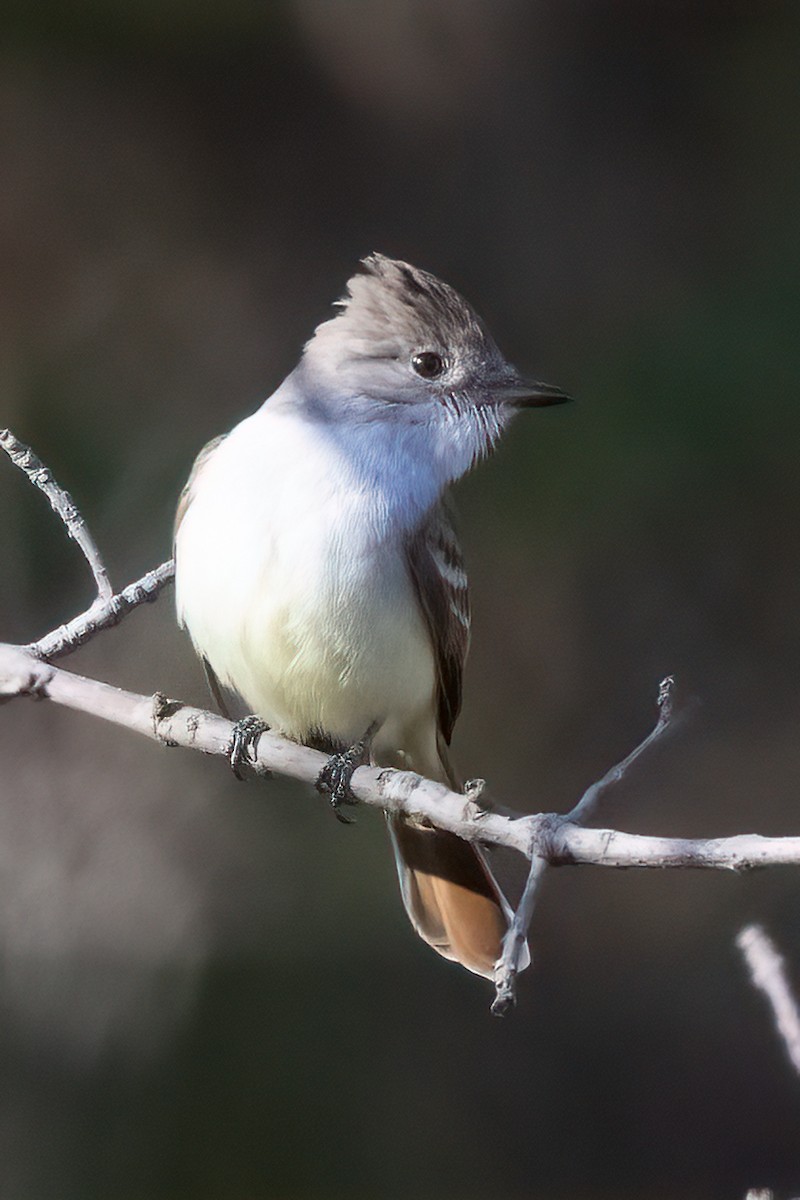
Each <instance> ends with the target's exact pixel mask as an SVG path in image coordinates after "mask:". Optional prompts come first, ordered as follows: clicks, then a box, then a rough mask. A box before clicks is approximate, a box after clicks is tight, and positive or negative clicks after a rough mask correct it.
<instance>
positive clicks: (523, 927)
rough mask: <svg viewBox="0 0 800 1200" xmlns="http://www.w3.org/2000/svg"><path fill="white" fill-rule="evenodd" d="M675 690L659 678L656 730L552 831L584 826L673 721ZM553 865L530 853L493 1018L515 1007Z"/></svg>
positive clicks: (501, 962)
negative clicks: (548, 869)
mask: <svg viewBox="0 0 800 1200" xmlns="http://www.w3.org/2000/svg"><path fill="white" fill-rule="evenodd" d="M674 687H675V680H674V678H673V677H672V675H668V676H667V677H666V679H662V681H661V683H660V685H659V689H658V697H657V699H656V704H657V706H658V720H657V721H656V724H655V727H654V728H653V729H652V731H651V732H650V733H649V734H648V736H647V737H646V738H645V739H644V741H643V742H640V744H639V745H638V746H637V747H636V749H635V750H632V751H631V753H630V754H629V755H628V756H627V758H624V759H623V760H622V762H620V763H617V764H616V766H614V767H612V768H611V770H610V771H607V772H606V774H605V775H604V776H603V778H602V779H599V780H598V781H597V782H596V783H593V784H592V786H591V787H590V788H587V790H586V791H585V792H584V794H583V796H581V798H580V800H579V801H578V803H577V804H576V805H575V807H574V808H573V809H572V810H571V811H570V812H569V813H567V815H566V816H565V817H562V818H555V819H554V821H553V831H554V832H555V831H556V830H563V829H564V827H565V824H569V825H570V826H578V825H583V824H584V823H585V822H586V821H587V820H588V819H589V817H590V816H591V815H592V814H593V812H594V810H595V808H596V807H597V804H598V801H599V800H600V797H601V795H602V794H603V793H604V792H606V791H607V790H608V789H609V788H610V787H612V786H613V785H614V784H615V783H619V781H620V780H621V779H622V777H623V776H624V775H625V772H626V771H627V770H628V768H629V767H630V766H631V764H632V763H634V762H635V761H636V759H637V758H639V757H640V755H642V754H644V752H645V751H646V750H648V749H649V748H650V746H652V745H653V743H654V742H655V741H656V740H657V739H658V738H660V737H661V735H662V734H663V733H664V732H665V730H666V729H667V728H668V726H669V724H670V722H671V720H672V701H673V692H674ZM616 836H617V835H616V834H612V835H611V837H616ZM573 861H577V860H573ZM555 862H556V859H555V857H554V850H553V847H552V846H551V847H550V848H549V850H548V853H547V854H543V855H537V854H533V856H532V858H531V866H530V871H529V873H528V879H527V882H526V884H525V888H524V891H523V893H522V896H521V897H520V901H519V904H518V905H517V909H516V912H515V913H514V916H513V920H512V922H511V925H510V926H509V930H508V933H507V934H506V936H505V938H504V940H503V953H502V954H501V956H500V958H499V959H498V960H497V963H496V965H495V969H494V981H495V989H496V993H497V994H496V997H495V1001H494V1004H493V1005H492V1012H493V1013H494V1015H495V1016H496V1017H502V1016H505V1015H506V1013H507V1012H509V1011H510V1009H512V1008H513V1007H514V1005H515V1004H516V982H517V976H518V975H519V973H520V971H523V970H524V969H525V967H526V966H527V965H528V963H527V961H525V956H527V955H528V942H527V936H528V930H529V928H530V924H531V921H532V919H533V911H534V906H535V903H536V897H537V894H538V891H539V887H540V885H541V881H542V877H543V875H544V872H545V869H546V867H547V866H548V864H554V863H555ZM528 961H529V960H528Z"/></svg>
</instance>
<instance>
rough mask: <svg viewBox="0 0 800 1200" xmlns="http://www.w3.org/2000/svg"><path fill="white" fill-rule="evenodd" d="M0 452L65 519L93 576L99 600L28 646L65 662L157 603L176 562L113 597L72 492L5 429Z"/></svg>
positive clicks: (0, 434)
mask: <svg viewBox="0 0 800 1200" xmlns="http://www.w3.org/2000/svg"><path fill="white" fill-rule="evenodd" d="M0 449H3V450H5V452H6V454H7V455H8V457H9V458H10V459H11V461H12V462H13V463H14V465H15V466H16V467H19V469H20V470H21V471H24V473H25V474H26V475H27V476H28V479H30V481H31V483H33V484H35V485H36V487H38V488H39V489H40V491H42V492H44V494H45V496H46V497H47V499H48V500H49V502H50V507H51V508H52V510H53V512H54V513H55V514H56V515H57V516H58V517H60V518H61V520H62V522H63V524H64V526H65V528H66V530H67V533H68V535H69V536H70V537H71V538H72V539H73V540H74V541H75V542H77V543H78V545H79V546H80V548H81V550H82V551H83V556H84V558H85V559H86V561H87V563H88V564H89V566H90V568H91V571H92V575H93V576H94V581H95V585H96V587H97V596H96V597H95V599H94V600H93V601H92V603H91V604H90V605H89V607H88V608H87V609H86V611H85V612H82V613H80V614H79V615H78V616H77V617H73V618H72V620H71V621H67V623H66V624H65V625H60V626H59V627H58V629H53V630H52V631H51V632H50V633H47V634H45V635H44V637H41V638H39V639H38V640H37V641H35V642H30V643H29V644H28V645H27V646H25V649H26V650H27V651H29V653H31V654H34V655H35V656H36V657H37V658H44V659H51V658H60V657H63V656H64V655H66V654H70V653H71V652H72V651H73V650H76V649H77V648H78V646H82V645H83V644H84V642H87V641H88V640H89V638H91V637H93V636H94V634H96V633H98V632H99V631H100V630H101V629H109V628H110V627H111V626H112V625H116V624H118V622H119V621H121V620H122V618H123V617H124V616H125V615H126V613H129V612H130V611H131V609H134V608H137V607H138V606H139V605H140V604H144V603H145V602H147V601H150V600H155V599H156V597H157V596H158V594H159V592H160V591H161V589H162V588H163V587H165V586H166V585H167V584H168V583H169V582H170V580H171V579H172V578H173V577H174V575H175V564H174V562H173V561H172V560H171V559H170V560H168V561H167V562H164V563H162V564H161V566H160V567H155V568H154V569H153V570H152V571H148V572H147V574H146V575H143V576H142V578H141V579H137V580H136V582H135V583H131V584H129V585H128V586H127V587H126V588H123V590H122V591H121V592H119V593H117V595H114V591H113V588H112V587H111V581H110V579H109V577H108V572H107V570H106V568H105V565H104V563H103V560H102V558H101V556H100V551H99V550H98V548H97V546H96V544H95V541H94V538H93V537H92V535H91V534H90V532H89V528H88V526H87V524H86V522H85V521H84V519H83V517H82V516H81V514H80V512H79V511H78V508H77V506H76V504H75V501H74V500H73V499H72V497H71V496H70V494H69V492H67V491H66V490H65V489H64V488H62V487H61V485H60V484H59V483H57V482H56V480H55V479H54V478H53V474H52V472H51V471H50V469H49V468H48V467H46V466H45V465H44V463H43V462H42V461H41V459H39V458H37V456H36V455H35V454H34V453H33V451H32V450H31V448H30V446H26V445H25V444H24V443H23V442H20V441H19V439H18V438H16V437H14V434H13V433H12V432H11V430H10V429H0Z"/></svg>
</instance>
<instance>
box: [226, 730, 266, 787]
mask: <svg viewBox="0 0 800 1200" xmlns="http://www.w3.org/2000/svg"><path fill="white" fill-rule="evenodd" d="M268 729H269V725H267V724H266V722H265V721H262V720H261V718H260V717H256V716H249V717H242V718H241V720H239V721H236V722H234V726H233V734H232V735H231V740H230V742H229V743H228V759H229V761H230V764H231V770H232V771H233V773H234V775H235V776H236V778H237V779H244V775H242V771H241V768H242V767H243V766H244V765H245V764H247V765H249V766H252V765H253V763H254V762H255V761H256V755H257V751H258V739H259V738H260V737H261V735H262V733H266V731H267V730H268Z"/></svg>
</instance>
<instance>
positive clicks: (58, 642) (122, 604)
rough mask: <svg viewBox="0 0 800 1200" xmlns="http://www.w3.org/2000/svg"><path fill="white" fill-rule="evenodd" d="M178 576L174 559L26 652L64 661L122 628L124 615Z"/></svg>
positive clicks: (31, 645)
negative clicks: (104, 631) (100, 636)
mask: <svg viewBox="0 0 800 1200" xmlns="http://www.w3.org/2000/svg"><path fill="white" fill-rule="evenodd" d="M174 577H175V563H174V561H173V560H172V559H171V558H170V559H168V560H167V561H166V562H163V563H162V564H161V566H159V567H154V568H153V570H152V571H148V572H147V574H146V575H143V576H142V577H141V579H137V580H136V582H135V583H129V584H128V586H127V587H126V588H123V589H122V591H121V592H117V594H116V595H115V596H110V597H109V599H108V600H105V601H103V602H102V604H101V603H99V602H97V601H96V602H95V603H94V604H93V605H92V607H91V608H90V609H89V610H88V611H87V612H84V613H81V614H80V616H77V617H73V618H72V620H71V621H67V623H66V625H61V626H59V628H58V629H54V630H53V631H52V632H51V633H47V634H45V636H44V637H41V638H39V640H38V641H36V642H31V643H29V645H27V646H25V647H24V649H25V650H27V651H28V652H29V653H30V654H34V655H35V656H36V657H37V658H45V659H47V660H48V661H50V660H52V659H54V658H63V657H64V656H65V655H67V654H71V653H72V651H73V650H77V649H78V647H79V646H82V645H83V644H84V642H88V641H89V639H90V638H92V637H94V635H95V634H96V633H99V632H100V630H101V629H110V628H112V626H114V625H118V624H119V622H120V621H121V620H122V618H123V617H124V616H126V615H127V614H128V613H129V612H131V610H132V609H134V608H138V607H139V605H140V604H148V603H151V602H152V601H153V600H156V599H157V598H158V595H159V593H160V592H161V591H162V590H163V589H164V588H165V587H166V586H167V584H168V583H171V582H172V580H173V579H174Z"/></svg>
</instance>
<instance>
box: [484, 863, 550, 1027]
mask: <svg viewBox="0 0 800 1200" xmlns="http://www.w3.org/2000/svg"><path fill="white" fill-rule="evenodd" d="M546 867H547V859H546V858H544V857H542V855H540V854H534V855H533V857H532V858H531V866H530V870H529V871H528V878H527V880H526V882H525V887H524V889H523V892H522V895H521V897H520V900H519V904H518V905H517V909H516V912H515V913H514V917H513V920H512V921H511V924H510V925H509V927H508V932H507V933H506V936H505V938H504V939H503V953H502V954H501V955H500V958H499V959H498V960H497V963H496V965H495V968H494V987H495V998H494V1001H493V1003H492V1016H495V1017H504V1016H506V1015H507V1013H509V1012H510V1011H511V1009H512V1008H513V1007H514V1005H515V1004H516V1003H517V986H516V985H517V976H518V975H519V973H520V971H524V970H525V968H526V967H527V966H528V964H529V962H530V951H529V950H528V940H527V939H528V930H529V928H530V924H531V920H532V919H533V909H534V905H535V904H536V897H537V895H538V892H539V885H540V883H541V881H542V876H543V875H544V872H545V868H546Z"/></svg>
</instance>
